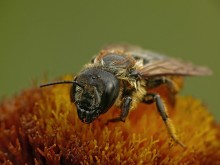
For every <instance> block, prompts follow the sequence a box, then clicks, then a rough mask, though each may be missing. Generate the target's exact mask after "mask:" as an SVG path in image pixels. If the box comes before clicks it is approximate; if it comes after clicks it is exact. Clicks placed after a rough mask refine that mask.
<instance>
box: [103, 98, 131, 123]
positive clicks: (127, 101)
mask: <svg viewBox="0 0 220 165" xmlns="http://www.w3.org/2000/svg"><path fill="white" fill-rule="evenodd" d="M131 102H132V98H131V96H125V97H124V98H123V103H122V107H121V115H120V116H119V117H116V118H113V119H109V120H108V121H107V123H106V124H108V123H110V122H119V121H122V122H125V119H126V117H127V116H128V113H129V110H130V108H131Z"/></svg>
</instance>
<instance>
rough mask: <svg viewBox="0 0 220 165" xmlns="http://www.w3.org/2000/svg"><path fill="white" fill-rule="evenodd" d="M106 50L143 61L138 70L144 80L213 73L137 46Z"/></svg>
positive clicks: (120, 46) (111, 46) (123, 46)
mask: <svg viewBox="0 0 220 165" xmlns="http://www.w3.org/2000/svg"><path fill="white" fill-rule="evenodd" d="M105 49H120V50H123V51H124V52H125V53H126V54H130V55H131V56H132V57H134V58H135V59H136V60H137V61H138V60H140V61H142V64H143V66H142V67H139V68H138V72H139V74H140V75H141V76H142V77H143V78H145V77H154V76H165V75H180V76H202V75H210V74H211V73H212V72H211V70H210V69H209V68H207V67H203V66H196V65H193V64H191V63H187V62H183V61H181V60H177V59H174V58H170V57H167V56H166V55H162V54H159V53H155V52H151V51H147V50H143V49H141V48H139V47H135V46H130V45H110V46H106V47H105Z"/></svg>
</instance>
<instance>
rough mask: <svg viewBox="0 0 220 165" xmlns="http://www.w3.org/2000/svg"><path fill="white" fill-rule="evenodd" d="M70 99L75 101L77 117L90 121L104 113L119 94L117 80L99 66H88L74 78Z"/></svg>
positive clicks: (83, 120) (85, 121)
mask: <svg viewBox="0 0 220 165" xmlns="http://www.w3.org/2000/svg"><path fill="white" fill-rule="evenodd" d="M74 82H76V83H74V84H73V86H72V89H71V100H72V101H73V102H75V104H76V107H77V113H78V117H79V119H80V120H81V121H82V122H84V123H91V122H92V121H93V120H95V119H96V118H97V117H98V116H99V115H101V114H103V113H105V112H106V111H107V110H108V109H109V108H110V107H111V106H112V105H113V104H114V102H115V100H116V99H117V97H118V94H119V81H118V79H117V78H116V77H115V76H114V75H113V74H112V73H110V72H107V71H104V70H102V69H101V68H88V69H85V70H84V71H82V72H81V73H80V74H79V75H78V76H76V78H75V80H74Z"/></svg>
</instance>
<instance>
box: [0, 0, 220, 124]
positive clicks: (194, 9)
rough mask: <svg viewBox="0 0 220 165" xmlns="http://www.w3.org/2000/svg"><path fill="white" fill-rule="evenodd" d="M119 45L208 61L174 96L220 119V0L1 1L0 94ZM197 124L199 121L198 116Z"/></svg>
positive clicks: (57, 73) (71, 69)
mask: <svg viewBox="0 0 220 165" xmlns="http://www.w3.org/2000/svg"><path fill="white" fill-rule="evenodd" d="M118 42H125V43H130V44H135V45H139V46H142V47H144V48H146V49H150V50H155V51H157V52H161V53H164V54H167V55H170V56H172V57H176V58H181V59H184V60H186V61H192V62H193V63H195V64H200V65H207V66H209V67H210V68H211V69H212V70H213V72H214V75H213V76H211V77H195V78H187V80H186V85H185V89H184V90H183V91H182V93H181V94H183V95H193V96H195V97H198V98H200V99H202V100H203V101H204V102H205V103H206V104H207V105H208V106H209V107H210V108H209V109H210V111H211V113H213V114H214V115H215V116H216V118H217V119H218V120H220V110H219V108H218V107H220V100H219V98H220V94H219V91H220V90H219V89H220V77H219V69H220V62H219V60H220V1H218V0H206V1H205V0H184V1H177V0H176V1H174V0H173V1H171V0H166V1H162V0H161V1H159V0H157V1H156V0H152V1H147V0H142V1H141V0H139V1H138V0H137V1H134V0H133V1H132V0H117V1H104V0H92V1H85V0H84V1H83V0H81V1H60V0H53V1H46V0H44V1H41V0H38V1H22V0H20V1H14V2H13V1H8V0H1V1H0V76H1V78H0V97H2V98H4V97H10V96H11V95H14V94H18V93H19V92H20V91H21V90H22V89H25V88H27V87H31V85H32V82H33V80H38V82H40V80H42V79H43V77H44V75H45V74H46V75H48V77H49V80H50V81H52V80H53V79H55V78H57V77H59V76H61V75H65V74H67V73H77V72H78V71H79V70H80V68H82V65H83V64H85V63H87V62H88V61H89V60H90V58H91V57H92V56H93V55H94V54H96V53H97V52H98V51H99V50H100V48H101V47H102V46H103V45H105V44H108V43H118ZM201 122H202V121H201Z"/></svg>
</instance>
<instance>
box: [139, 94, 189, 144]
mask: <svg viewBox="0 0 220 165" xmlns="http://www.w3.org/2000/svg"><path fill="white" fill-rule="evenodd" d="M143 102H144V103H146V104H151V103H154V102H155V103H156V106H157V111H158V112H159V114H160V116H161V117H162V119H163V121H164V123H165V125H166V127H167V131H168V132H169V134H170V136H171V138H172V139H173V140H174V141H175V142H176V143H178V144H179V145H181V146H182V147H185V145H184V144H183V143H182V142H181V141H180V140H179V139H178V137H177V135H176V130H175V128H174V126H173V124H172V121H171V120H170V119H169V117H168V114H167V108H166V106H165V105H164V103H163V101H162V99H161V98H160V95H158V94H154V93H148V94H147V95H146V97H145V100H143Z"/></svg>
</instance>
